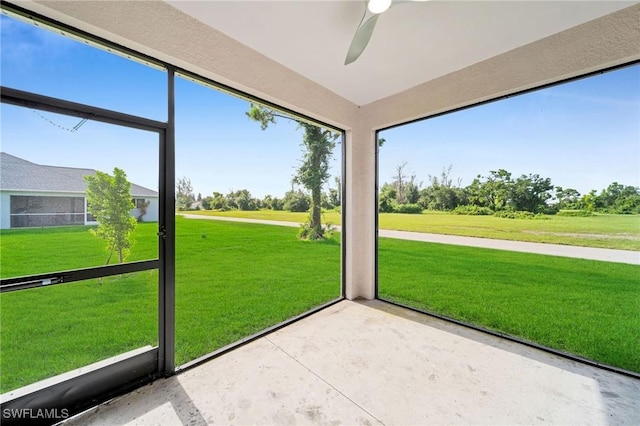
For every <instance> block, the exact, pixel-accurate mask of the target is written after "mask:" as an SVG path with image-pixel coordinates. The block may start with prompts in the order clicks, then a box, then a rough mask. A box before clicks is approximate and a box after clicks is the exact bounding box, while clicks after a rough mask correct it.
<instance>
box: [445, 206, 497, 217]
mask: <svg viewBox="0 0 640 426" xmlns="http://www.w3.org/2000/svg"><path fill="white" fill-rule="evenodd" d="M452 213H453V214H464V215H477V216H490V215H492V214H493V210H491V209H490V208H489V207H478V206H473V205H467V206H458V207H456V208H455V209H453V211H452Z"/></svg>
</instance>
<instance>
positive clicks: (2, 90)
mask: <svg viewBox="0 0 640 426" xmlns="http://www.w3.org/2000/svg"><path fill="white" fill-rule="evenodd" d="M0 99H1V100H2V102H3V103H6V104H10V105H16V106H21V107H26V108H32V109H37V110H41V111H48V112H53V113H57V114H64V115H70V116H72V117H78V118H86V119H87V120H93V121H100V122H102V123H108V124H115V125H119V126H125V127H131V128H134V129H140V130H147V131H151V132H158V131H160V130H164V129H166V128H167V123H164V122H162V121H156V120H151V119H148V118H143V117H138V116H135V115H130V114H125V113H122V112H117V111H112V110H108V109H104V108H97V107H94V106H89V105H84V104H80V103H77V102H71V101H65V100H62V99H57V98H51V97H49V96H44V95H39V94H37V93H31V92H25V91H22V90H18V89H12V88H10V87H4V86H0Z"/></svg>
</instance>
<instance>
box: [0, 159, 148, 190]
mask: <svg viewBox="0 0 640 426" xmlns="http://www.w3.org/2000/svg"><path fill="white" fill-rule="evenodd" d="M95 174H96V171H95V170H93V169H80V168H75V167H58V166H46V165H42V164H35V163H32V162H30V161H27V160H24V159H22V158H19V157H16V156H14V155H11V154H7V153H6V152H0V190H2V191H41V192H77V193H81V194H84V193H85V191H86V189H87V183H86V182H85V180H84V177H85V176H92V175H95ZM131 195H132V196H134V197H157V196H158V193H157V192H156V191H153V190H151V189H148V188H145V187H142V186H140V185H136V184H135V183H131Z"/></svg>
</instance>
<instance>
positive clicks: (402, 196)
mask: <svg viewBox="0 0 640 426" xmlns="http://www.w3.org/2000/svg"><path fill="white" fill-rule="evenodd" d="M406 165H407V163H404V164H401V165H399V166H397V167H396V169H395V172H394V176H393V179H392V181H391V182H390V183H385V184H383V185H382V186H381V188H380V194H379V197H378V200H379V205H378V207H379V211H380V212H385V213H393V212H396V213H421V212H422V211H423V210H440V211H451V212H454V213H458V214H496V215H498V216H503V217H516V216H515V215H514V214H513V213H515V212H523V213H526V214H525V216H526V215H530V216H531V215H533V216H535V215H537V214H556V213H558V212H560V213H561V214H563V213H564V214H574V215H589V214H592V213H593V212H602V213H618V214H640V188H638V187H634V186H629V185H626V186H625V185H622V184H619V183H617V182H614V183H612V184H611V185H609V186H608V187H607V188H606V189H603V190H601V191H600V193H598V192H597V191H596V190H592V191H591V192H589V193H588V194H584V195H581V194H580V193H579V192H578V191H577V190H575V189H573V188H564V187H561V186H554V185H553V184H552V183H551V179H549V178H544V177H541V176H540V175H538V174H528V175H521V176H520V177H514V176H513V175H512V174H511V173H510V172H508V171H507V170H505V169H499V170H492V171H490V172H489V174H488V175H486V176H482V175H478V176H477V177H476V178H475V179H474V180H473V182H471V184H470V185H468V186H466V187H462V186H461V185H460V180H458V181H457V183H456V184H454V183H453V179H452V178H451V166H449V168H446V169H443V170H442V173H441V174H440V175H439V176H431V175H429V178H428V184H427V186H424V187H423V184H422V182H418V181H417V180H416V176H415V175H407V174H406V173H405V168H406Z"/></svg>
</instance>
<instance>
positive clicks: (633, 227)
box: [189, 210, 640, 251]
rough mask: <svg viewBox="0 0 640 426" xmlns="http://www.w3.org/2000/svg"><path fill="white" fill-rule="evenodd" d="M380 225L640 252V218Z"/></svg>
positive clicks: (411, 218) (286, 216)
mask: <svg viewBox="0 0 640 426" xmlns="http://www.w3.org/2000/svg"><path fill="white" fill-rule="evenodd" d="M189 213H194V214H202V215H209V216H226V217H241V218H250V219H264V220H276V221H287V222H304V220H305V219H306V218H307V213H290V212H282V211H271V210H260V211H255V212H244V211H227V212H212V211H201V212H189ZM324 220H325V221H326V222H328V223H331V224H333V225H339V224H340V215H339V213H337V212H332V211H329V212H325V213H324ZM379 223H380V228H381V229H393V230H399V231H413V232H424V233H433V234H445V235H462V236H468V237H482V238H495V239H501V240H513V241H529V242H538V243H552V244H564V245H571V246H582V247H600V248H611V249H621V250H635V251H640V216H638V215H610V214H598V215H595V216H591V217H567V216H564V217H563V216H549V219H548V220H533V219H506V218H499V217H494V216H464V215H454V214H450V213H445V212H425V213H423V214H398V213H380V216H379Z"/></svg>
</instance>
